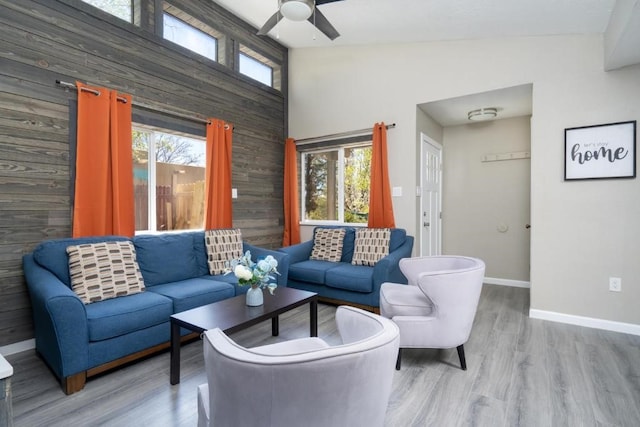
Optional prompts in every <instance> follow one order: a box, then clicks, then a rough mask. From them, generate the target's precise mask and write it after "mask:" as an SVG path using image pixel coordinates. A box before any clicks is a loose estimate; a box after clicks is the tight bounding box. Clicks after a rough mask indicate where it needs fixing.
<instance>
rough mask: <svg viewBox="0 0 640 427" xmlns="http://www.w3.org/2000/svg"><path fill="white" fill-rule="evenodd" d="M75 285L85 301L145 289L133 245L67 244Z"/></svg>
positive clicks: (102, 243) (112, 243)
mask: <svg viewBox="0 0 640 427" xmlns="http://www.w3.org/2000/svg"><path fill="white" fill-rule="evenodd" d="M67 254H68V255H69V273H70V275H71V288H72V289H73V291H74V292H75V293H76V294H77V295H78V297H79V298H80V299H81V300H82V302H84V303H85V304H89V303H92V302H97V301H102V300H105V299H109V298H116V297H121V296H125V295H132V294H136V293H138V292H142V291H144V280H143V279H142V274H140V267H139V266H138V262H137V261H136V251H135V249H134V248H133V244H132V243H131V242H129V241H125V242H101V243H85V244H82V245H72V246H68V247H67Z"/></svg>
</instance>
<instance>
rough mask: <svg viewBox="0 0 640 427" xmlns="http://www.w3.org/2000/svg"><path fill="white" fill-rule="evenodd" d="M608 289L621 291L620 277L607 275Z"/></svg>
mask: <svg viewBox="0 0 640 427" xmlns="http://www.w3.org/2000/svg"><path fill="white" fill-rule="evenodd" d="M609 290H610V291H611V292H621V291H622V279H621V278H619V277H609Z"/></svg>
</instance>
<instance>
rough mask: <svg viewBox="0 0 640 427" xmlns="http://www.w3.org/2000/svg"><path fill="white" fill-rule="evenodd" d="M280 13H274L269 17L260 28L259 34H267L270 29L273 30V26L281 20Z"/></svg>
mask: <svg viewBox="0 0 640 427" xmlns="http://www.w3.org/2000/svg"><path fill="white" fill-rule="evenodd" d="M279 14H280V12H276V13H274V14H273V15H272V16H271V18H269V19H268V20H267V22H265V23H264V25H263V26H262V28H260V30H259V31H258V35H259V36H264V35H266V34H267V33H268V32H269V31H271V30H272V29H273V27H275V26H276V24H277V23H278V22H279V21H280V19H279V16H278V15H279Z"/></svg>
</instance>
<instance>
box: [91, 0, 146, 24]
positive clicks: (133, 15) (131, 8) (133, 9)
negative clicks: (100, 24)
mask: <svg viewBox="0 0 640 427" xmlns="http://www.w3.org/2000/svg"><path fill="white" fill-rule="evenodd" d="M80 1H81V2H82V3H83V4H85V5H87V6H89V7H92V8H94V9H96V10H99V11H101V12H102V13H106V14H108V15H109V16H112V17H114V18H117V19H119V20H121V21H124V22H126V23H128V24H134V23H135V21H136V9H137V8H136V7H135V5H134V0H128V1H129V19H125V18H123V17H121V16H118V15H116V14H114V13H111V12H110V11H108V10H106V9H103V8H101V7H100V6H96V5H94V4H92V3H89V0H80Z"/></svg>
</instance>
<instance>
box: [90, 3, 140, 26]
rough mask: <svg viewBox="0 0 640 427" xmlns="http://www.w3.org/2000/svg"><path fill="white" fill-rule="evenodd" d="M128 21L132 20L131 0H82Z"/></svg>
mask: <svg viewBox="0 0 640 427" xmlns="http://www.w3.org/2000/svg"><path fill="white" fill-rule="evenodd" d="M82 1H83V2H85V3H88V4H90V5H91V6H94V7H97V8H98V9H101V10H104V11H105V12H107V13H110V14H112V15H114V16H117V17H118V18H120V19H124V20H125V21H127V22H132V21H131V17H132V13H131V0H82Z"/></svg>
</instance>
